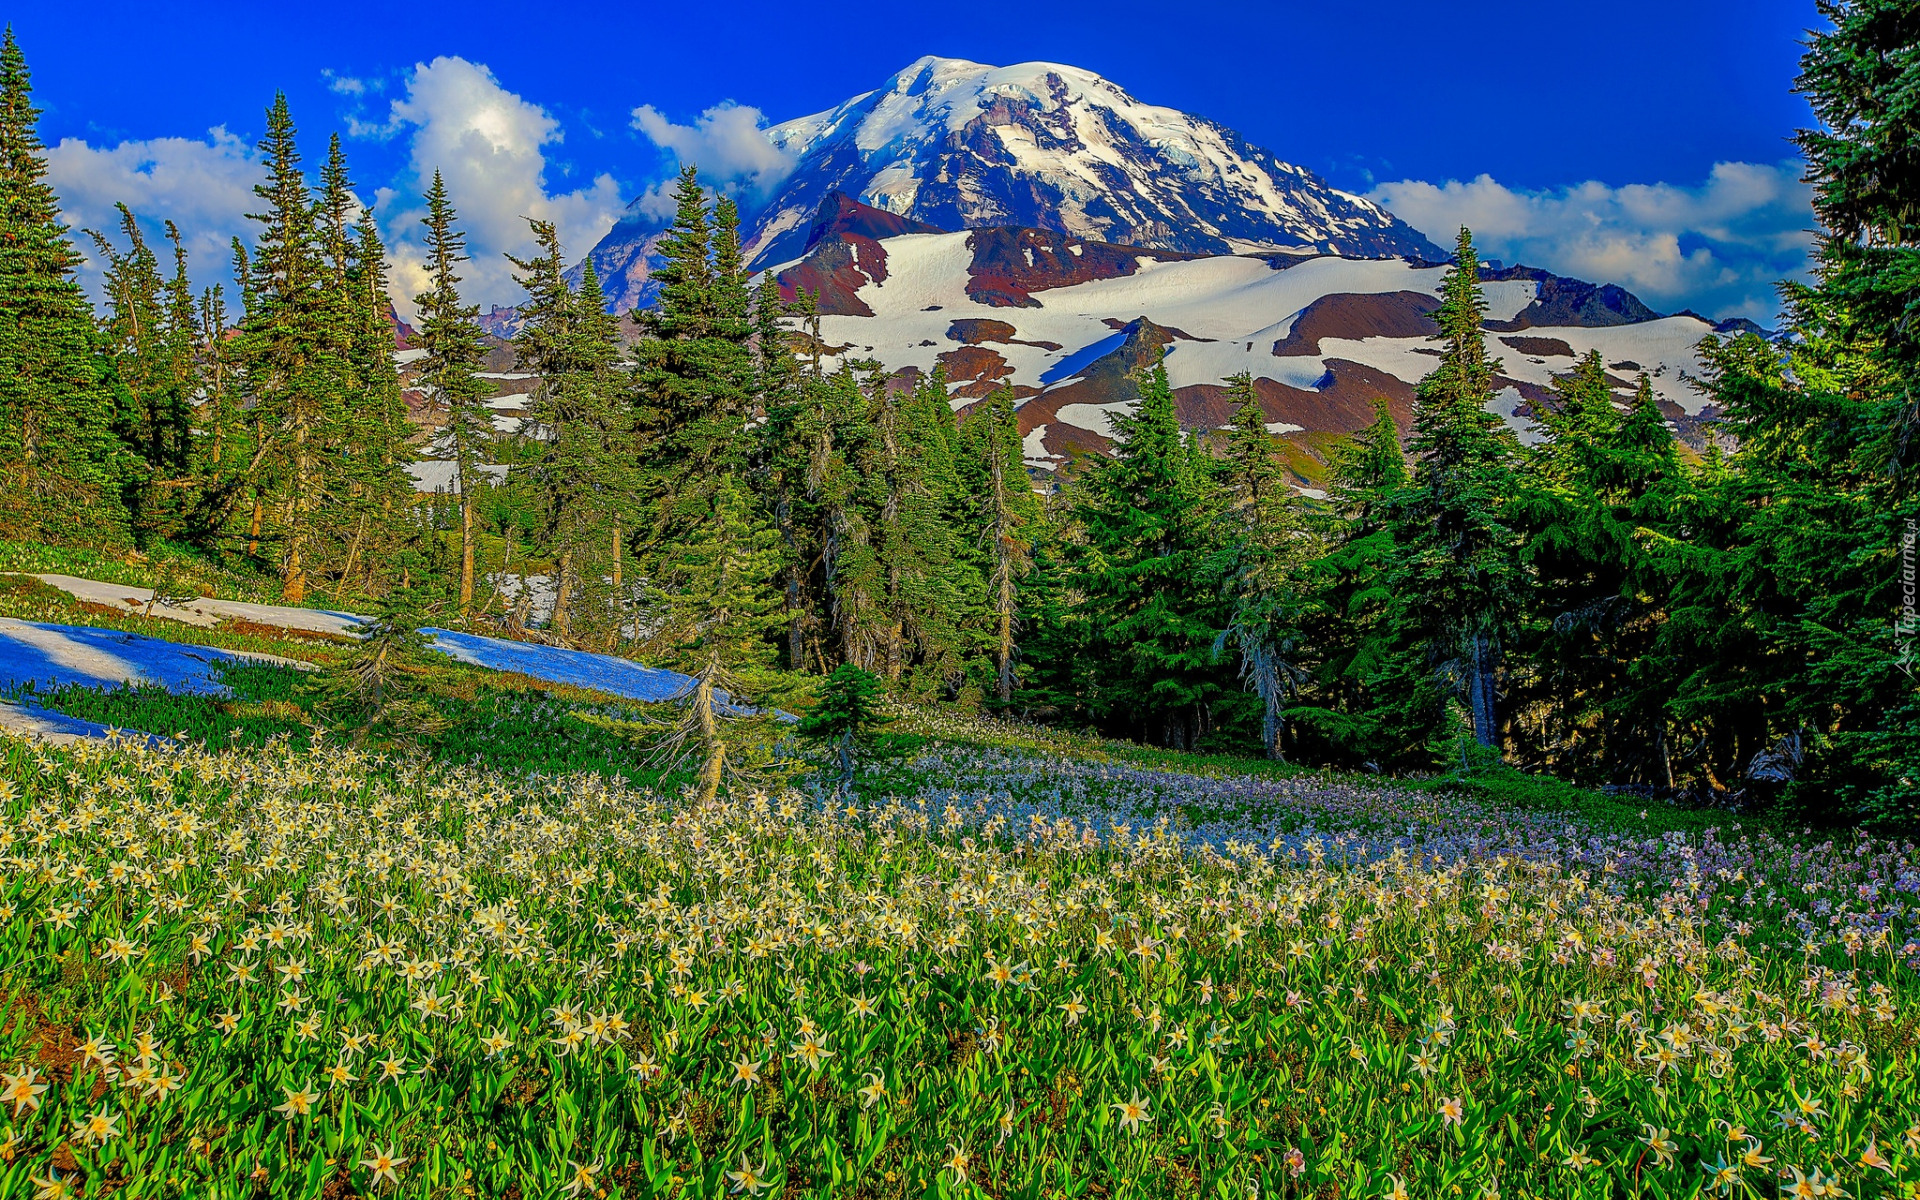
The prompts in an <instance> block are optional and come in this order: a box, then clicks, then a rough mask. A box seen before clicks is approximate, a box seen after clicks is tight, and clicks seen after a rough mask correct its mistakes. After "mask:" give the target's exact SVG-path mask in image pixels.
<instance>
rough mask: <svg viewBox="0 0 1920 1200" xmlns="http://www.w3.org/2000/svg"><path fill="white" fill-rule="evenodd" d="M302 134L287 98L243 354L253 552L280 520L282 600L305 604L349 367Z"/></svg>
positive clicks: (274, 122) (324, 532)
mask: <svg viewBox="0 0 1920 1200" xmlns="http://www.w3.org/2000/svg"><path fill="white" fill-rule="evenodd" d="M295 135H296V131H295V128H294V124H293V117H292V115H291V114H290V113H289V112H288V110H287V98H286V96H285V95H284V94H281V95H277V96H275V97H274V102H273V105H272V106H271V107H270V108H269V109H268V110H267V130H266V134H265V135H264V136H263V138H262V139H261V142H260V151H261V157H262V159H263V160H264V162H265V166H266V172H267V178H266V180H265V181H264V182H262V183H259V184H256V185H255V186H254V189H253V190H254V194H255V195H256V196H257V197H259V198H260V199H261V200H263V201H265V204H264V205H263V207H264V210H265V211H263V212H260V213H250V214H248V216H249V218H250V219H251V220H255V221H258V222H260V224H261V226H262V229H261V234H260V239H259V241H258V242H256V243H255V245H254V249H253V252H252V254H251V255H250V256H249V258H248V269H249V276H250V279H249V284H250V286H249V288H248V291H247V302H248V303H247V313H246V317H245V319H244V320H243V321H242V322H241V354H242V357H243V359H244V362H245V370H246V377H247V386H248V389H249V390H250V391H251V392H252V393H253V396H254V400H255V405H254V410H253V411H254V416H255V419H256V427H257V429H258V430H259V435H258V436H259V437H260V440H261V445H262V448H263V449H264V450H265V451H266V455H265V461H264V462H263V463H262V464H261V467H262V470H263V472H264V473H263V474H256V477H255V478H254V479H253V480H252V481H251V482H252V486H253V488H254V493H255V502H254V511H253V518H252V520H251V522H250V527H249V539H248V540H249V545H250V547H257V546H258V545H259V542H260V539H261V535H262V531H263V518H265V517H269V516H270V517H272V518H273V519H274V520H275V524H276V525H277V532H278V540H279V554H278V558H279V567H280V576H281V578H280V589H281V594H282V595H283V596H284V597H285V599H286V600H287V601H288V602H289V603H294V604H297V603H300V602H301V601H303V600H305V599H306V597H307V592H308V590H309V588H310V587H311V586H312V583H313V575H314V572H315V570H316V566H317V562H318V560H319V558H320V557H321V552H322V549H323V542H324V540H325V539H326V538H327V537H329V536H330V533H331V523H330V521H329V520H328V514H327V509H328V508H329V506H330V505H331V503H332V502H333V500H334V499H335V495H334V492H335V486H336V483H337V481H336V480H335V479H334V478H333V471H332V466H333V464H332V461H331V456H330V442H331V439H332V437H333V435H334V432H335V430H336V428H337V424H338V421H339V419H340V406H341V401H342V384H343V367H344V364H343V362H342V361H341V356H340V345H339V341H338V336H337V332H336V330H335V329H334V328H333V326H332V323H331V320H330V318H331V317H332V315H333V308H332V306H331V303H330V300H329V297H328V294H327V287H326V282H327V275H326V264H325V262H324V260H323V258H322V251H321V244H320V240H319V237H318V233H317V230H316V228H315V224H314V215H315V214H314V206H313V202H312V194H311V192H310V190H309V188H308V186H307V180H306V176H305V174H304V173H303V171H302V170H301V167H300V162H301V157H300V151H299V147H298V145H297V144H296V141H295ZM269 509H270V510H271V512H269V511H268V510H269Z"/></svg>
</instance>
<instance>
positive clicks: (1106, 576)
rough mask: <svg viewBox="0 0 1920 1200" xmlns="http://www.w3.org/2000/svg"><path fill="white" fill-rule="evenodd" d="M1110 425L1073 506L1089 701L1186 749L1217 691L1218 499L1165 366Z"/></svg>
mask: <svg viewBox="0 0 1920 1200" xmlns="http://www.w3.org/2000/svg"><path fill="white" fill-rule="evenodd" d="M1113 424H1114V442H1113V453H1112V457H1111V458H1108V459H1104V460H1102V461H1100V462H1099V463H1097V464H1096V465H1095V466H1094V467H1093V469H1092V470H1091V471H1090V472H1089V474H1088V476H1087V478H1086V481H1085V484H1084V490H1083V492H1082V494H1081V495H1080V496H1079V497H1078V503H1077V504H1076V516H1077V519H1078V520H1079V522H1080V524H1081V525H1082V527H1083V528H1084V531H1085V532H1084V537H1085V542H1086V546H1087V550H1088V552H1089V553H1088V556H1087V573H1086V577H1085V581H1084V587H1085V588H1086V593H1087V607H1088V610H1089V616H1090V622H1091V626H1092V636H1093V639H1094V640H1093V646H1092V650H1093V653H1095V654H1097V655H1105V656H1106V658H1105V660H1104V662H1103V664H1102V665H1103V667H1104V668H1105V669H1104V671H1103V672H1102V675H1101V677H1100V679H1099V681H1098V683H1097V684H1096V691H1095V693H1094V694H1093V695H1092V696H1091V697H1090V698H1089V699H1090V702H1091V707H1092V708H1093V711H1094V712H1095V713H1096V714H1097V715H1098V716H1100V717H1101V718H1102V719H1104V720H1106V721H1107V722H1109V723H1110V724H1111V725H1112V727H1114V728H1116V729H1124V730H1127V731H1129V732H1132V733H1135V734H1144V735H1145V736H1146V737H1147V738H1149V739H1151V740H1153V741H1155V742H1158V743H1160V744H1161V745H1166V746H1172V747H1174V748H1176V749H1191V748H1194V747H1195V746H1196V745H1197V744H1198V743H1199V742H1200V740H1201V738H1202V737H1204V736H1205V734H1206V733H1207V732H1208V730H1209V729H1210V728H1211V727H1212V723H1213V718H1214V711H1213V709H1214V705H1215V703H1216V702H1217V701H1218V700H1219V699H1220V698H1221V697H1222V696H1223V695H1224V694H1225V693H1226V691H1227V689H1226V688H1225V687H1224V686H1223V680H1222V678H1221V674H1222V673H1221V672H1220V670H1219V669H1218V667H1217V666H1216V665H1215V659H1214V650H1213V647H1214V640H1215V636H1216V633H1217V631H1218V630H1219V629H1220V628H1221V627H1222V625H1223V624H1224V621H1223V620H1222V619H1221V618H1222V617H1223V616H1224V612H1223V611H1222V605H1221V603H1220V602H1219V600H1218V599H1217V596H1218V592H1217V589H1215V588H1214V587H1212V586H1211V581H1210V579H1209V578H1208V573H1207V571H1206V569H1205V568H1206V565H1207V560H1208V557H1209V551H1210V549H1211V532H1212V526H1213V521H1214V513H1215V511H1216V506H1217V503H1218V497H1217V493H1216V489H1215V485H1214V481H1213V479H1212V478H1211V472H1210V469H1209V467H1208V465H1207V464H1206V462H1205V460H1203V459H1201V458H1199V457H1198V455H1197V454H1196V452H1195V450H1194V448H1193V446H1192V445H1191V444H1190V442H1189V440H1188V439H1187V438H1186V437H1185V436H1184V435H1183V434H1182V432H1181V429H1180V423H1179V418H1178V416H1177V414H1176V412H1175V408H1174V398H1173V388H1172V386H1171V385H1170V384H1169V383H1168V382H1167V370H1166V365H1165V363H1164V362H1159V361H1156V362H1155V363H1154V364H1153V365H1152V366H1151V367H1149V368H1148V369H1147V371H1146V372H1145V375H1144V377H1143V378H1142V380H1141V382H1140V400H1139V402H1138V405H1137V407H1136V408H1135V409H1134V411H1133V412H1131V413H1127V414H1124V415H1122V416H1119V417H1117V418H1115V420H1114V423H1113Z"/></svg>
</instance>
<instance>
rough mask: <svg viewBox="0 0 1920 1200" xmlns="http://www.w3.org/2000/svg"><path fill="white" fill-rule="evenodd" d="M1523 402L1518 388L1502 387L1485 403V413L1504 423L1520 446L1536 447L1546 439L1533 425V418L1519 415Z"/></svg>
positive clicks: (1523, 399) (1537, 427)
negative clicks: (1516, 438) (1518, 440)
mask: <svg viewBox="0 0 1920 1200" xmlns="http://www.w3.org/2000/svg"><path fill="white" fill-rule="evenodd" d="M1525 402H1526V397H1524V396H1522V395H1521V394H1520V389H1519V388H1516V387H1503V388H1501V389H1500V390H1499V391H1497V392H1495V393H1494V394H1493V399H1491V400H1489V401H1487V411H1488V412H1490V413H1492V414H1493V415H1494V416H1496V417H1499V418H1500V419H1501V420H1502V421H1505V422H1506V423H1507V428H1508V429H1511V430H1513V432H1514V436H1516V437H1518V438H1519V439H1520V444H1521V445H1522V446H1538V445H1539V444H1540V443H1541V442H1544V441H1546V437H1545V435H1543V434H1542V433H1541V432H1540V427H1539V426H1538V425H1536V424H1534V422H1533V418H1531V417H1523V416H1520V415H1519V411H1518V410H1519V407H1520V405H1522V404H1524V403H1525Z"/></svg>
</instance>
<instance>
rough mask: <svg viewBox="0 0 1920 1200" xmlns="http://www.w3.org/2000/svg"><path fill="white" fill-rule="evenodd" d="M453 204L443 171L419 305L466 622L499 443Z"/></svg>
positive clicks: (423, 364) (436, 183) (432, 205)
mask: <svg viewBox="0 0 1920 1200" xmlns="http://www.w3.org/2000/svg"><path fill="white" fill-rule="evenodd" d="M458 219H459V218H458V216H457V215H456V214H455V212H454V208H453V202H452V201H451V200H449V199H448V198H447V185H446V181H445V180H443V179H442V178H441V176H440V172H439V171H437V170H436V171H435V172H434V173H433V184H432V185H431V186H430V187H429V188H428V189H427V215H426V216H425V217H423V218H421V224H423V225H425V226H426V228H427V242H426V251H427V282H428V285H429V286H428V288H427V290H426V291H425V292H422V293H421V294H420V295H419V296H417V297H415V298H414V304H415V306H416V307H417V308H418V310H419V313H420V326H419V336H418V339H417V340H418V342H419V345H420V348H421V349H423V350H425V351H426V352H427V353H426V355H425V357H423V358H422V359H421V360H420V376H419V378H420V382H421V384H422V385H423V386H425V387H426V388H428V389H429V391H430V394H431V395H432V396H433V397H434V400H435V402H436V403H437V404H438V405H439V407H440V411H441V412H442V414H444V416H445V418H446V422H447V425H446V429H447V432H446V439H447V445H448V449H449V450H450V451H451V453H452V454H453V463H454V482H455V486H456V487H457V488H458V489H459V501H460V615H461V619H462V620H466V619H469V618H470V617H471V616H472V613H473V575H474V553H475V547H476V545H477V544H478V536H479V535H478V530H477V529H476V528H475V526H474V509H475V505H476V504H477V502H478V500H479V494H480V489H481V488H483V487H486V486H488V480H487V479H486V478H485V473H484V472H482V471H481V470H480V466H481V463H482V462H483V461H484V456H485V454H486V452H487V449H488V447H489V445H490V444H491V442H492V440H493V414H492V412H491V410H489V409H488V408H487V406H486V404H485V403H484V398H485V396H486V394H487V391H488V388H487V385H486V382H485V381H484V380H482V379H480V378H479V377H478V376H477V375H476V374H475V371H476V369H477V368H478V367H479V365H480V363H481V361H482V360H483V359H484V358H485V357H486V348H485V346H484V345H483V344H482V343H481V341H480V327H479V326H478V325H476V324H475V323H474V318H475V317H477V316H478V315H479V313H480V309H479V307H478V306H477V305H470V304H467V303H465V302H464V301H462V300H461V298H460V275H459V274H458V267H459V265H460V264H461V263H463V262H466V261H467V253H466V235H465V234H463V233H462V232H461V231H460V230H459V229H458V228H457V227H456V222H457V221H458Z"/></svg>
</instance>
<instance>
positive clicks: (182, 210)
mask: <svg viewBox="0 0 1920 1200" xmlns="http://www.w3.org/2000/svg"><path fill="white" fill-rule="evenodd" d="M262 175H263V172H262V170H261V167H260V161H259V158H258V156H257V155H256V154H255V151H254V149H253V147H252V146H249V145H248V144H246V143H245V142H243V141H241V140H240V139H239V138H238V137H236V136H234V135H233V134H232V133H229V132H228V131H227V130H226V129H225V128H224V127H216V128H214V129H211V130H209V131H208V132H207V137H206V140H204V141H201V140H198V139H195V138H152V139H148V140H144V141H129V142H121V143H120V144H119V145H117V146H92V145H89V144H88V143H87V142H85V141H83V140H81V139H79V138H65V139H62V140H61V142H60V143H59V144H58V145H56V146H52V147H49V148H48V150H47V178H48V180H49V182H51V183H52V185H53V189H54V191H55V192H56V193H57V194H58V195H59V197H60V211H61V215H62V216H63V217H64V218H65V219H66V221H67V224H68V225H70V226H72V227H73V232H74V245H75V247H76V248H77V249H79V250H80V251H81V252H82V253H84V254H85V255H86V256H87V260H86V262H85V263H84V264H82V266H81V268H80V272H79V277H80V283H81V285H82V286H83V287H85V288H87V289H88V291H89V292H91V293H92V294H93V295H95V296H96V297H97V296H98V295H99V294H100V278H101V277H100V272H101V269H102V267H103V266H104V264H102V263H101V262H99V261H98V259H99V255H98V254H97V253H95V251H94V248H93V244H92V240H91V239H90V238H88V237H87V236H86V235H85V234H84V233H82V232H81V231H82V230H85V229H93V230H98V231H99V232H101V233H104V234H106V235H108V237H109V238H111V239H112V240H113V241H114V243H115V244H119V243H120V240H121V239H120V236H119V226H120V214H119V213H118V212H116V211H115V210H114V205H115V203H123V204H125V205H126V206H127V207H128V208H131V209H132V210H133V211H134V214H135V215H136V216H138V217H140V218H141V220H142V224H144V225H147V226H148V230H147V232H148V234H149V235H150V236H153V237H156V238H157V236H158V233H159V231H160V229H161V228H162V224H163V222H165V221H167V220H172V221H173V222H174V224H175V225H177V226H178V227H179V229H180V236H181V243H182V245H184V246H185V247H186V250H187V255H188V267H189V270H190V271H191V272H192V274H193V280H194V284H195V286H196V287H205V286H208V285H210V284H213V283H215V282H221V281H224V280H225V279H226V276H227V270H226V265H225V264H227V263H228V262H229V260H230V258H231V252H230V249H229V247H230V244H231V242H232V239H233V238H234V236H235V235H236V234H237V235H239V236H240V237H241V238H243V239H245V240H247V241H248V242H251V241H252V238H253V229H254V227H256V226H257V225H258V222H255V221H249V220H247V212H248V210H249V209H252V208H255V207H256V206H257V204H258V201H257V200H256V199H255V197H254V194H253V185H254V184H255V183H258V182H259V181H260V179H261V178H262ZM122 248H123V249H124V246H123V247H122ZM154 251H155V253H156V254H159V255H160V259H161V267H162V270H163V271H164V272H166V273H171V272H172V269H173V264H172V262H171V261H170V258H169V253H170V252H169V251H168V250H167V249H166V247H164V246H161V245H159V244H157V242H156V244H155V246H154ZM227 291H228V293H229V304H230V305H232V306H234V307H235V309H236V310H237V307H238V301H237V300H234V299H233V298H232V292H233V288H232V287H231V286H229V287H228V289H227ZM236 315H237V312H236Z"/></svg>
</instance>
